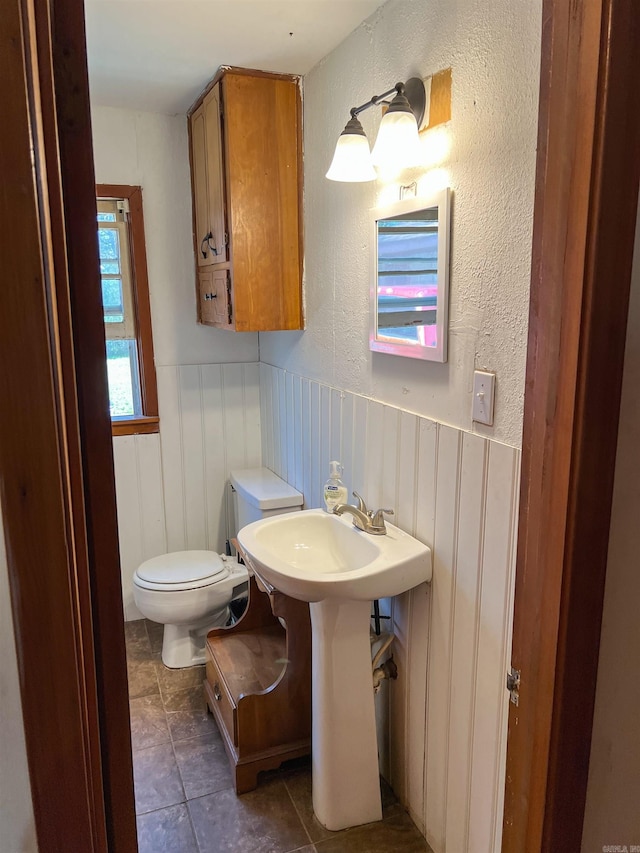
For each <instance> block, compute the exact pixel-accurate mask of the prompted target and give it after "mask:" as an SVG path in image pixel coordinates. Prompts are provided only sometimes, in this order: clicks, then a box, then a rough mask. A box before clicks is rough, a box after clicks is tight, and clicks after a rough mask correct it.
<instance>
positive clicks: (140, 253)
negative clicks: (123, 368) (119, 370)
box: [96, 184, 160, 436]
mask: <svg viewBox="0 0 640 853" xmlns="http://www.w3.org/2000/svg"><path fill="white" fill-rule="evenodd" d="M96 198H113V199H118V198H124V199H127V200H128V202H129V236H130V240H129V246H130V252H131V270H132V273H133V275H132V279H133V303H134V311H135V318H136V331H137V336H136V337H137V341H138V361H139V365H140V394H141V396H142V412H143V415H142V417H132V418H117V419H115V420H114V419H113V418H112V419H111V434H112V435H113V436H119V435H138V434H149V433H156V432H159V431H160V419H159V417H158V386H157V382H156V369H155V363H154V358H153V334H152V330H151V305H150V302H149V276H148V272H147V253H146V248H145V238H144V216H143V213H142V187H140V186H129V185H127V184H97V185H96Z"/></svg>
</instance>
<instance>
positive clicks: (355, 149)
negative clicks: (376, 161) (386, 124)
mask: <svg viewBox="0 0 640 853" xmlns="http://www.w3.org/2000/svg"><path fill="white" fill-rule="evenodd" d="M327 178H329V180H330V181H348V182H350V183H356V182H360V181H375V180H376V178H377V175H376V171H375V169H374V168H373V164H372V162H371V151H370V150H369V142H368V141H367V137H366V136H363V135H362V134H355V133H342V134H341V135H340V136H339V137H338V141H337V143H336V150H335V154H334V155H333V160H332V161H331V165H330V166H329V171H328V172H327Z"/></svg>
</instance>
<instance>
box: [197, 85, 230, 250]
mask: <svg viewBox="0 0 640 853" xmlns="http://www.w3.org/2000/svg"><path fill="white" fill-rule="evenodd" d="M203 107H204V122H205V137H206V141H207V196H208V202H209V232H210V233H211V235H212V237H211V239H210V241H209V242H210V246H209V250H210V253H211V256H212V257H213V258H214V262H215V263H216V264H220V263H224V262H225V261H226V260H227V242H228V241H227V225H226V215H225V214H226V211H225V192H224V164H223V159H222V123H221V109H220V84H219V83H217V84H216V85H215V86H214V87H213V89H212V90H211V91H210V92H209V94H208V95H207V97H206V98H205V100H204V103H203Z"/></svg>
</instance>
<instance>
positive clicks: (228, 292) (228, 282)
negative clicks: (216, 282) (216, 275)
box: [227, 270, 233, 325]
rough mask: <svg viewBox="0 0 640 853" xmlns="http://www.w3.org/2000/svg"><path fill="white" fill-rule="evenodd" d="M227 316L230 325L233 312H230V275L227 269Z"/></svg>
mask: <svg viewBox="0 0 640 853" xmlns="http://www.w3.org/2000/svg"><path fill="white" fill-rule="evenodd" d="M227 317H228V319H229V325H231V320H232V318H233V313H232V307H231V277H230V275H229V271H228V270H227Z"/></svg>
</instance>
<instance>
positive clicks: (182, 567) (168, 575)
mask: <svg viewBox="0 0 640 853" xmlns="http://www.w3.org/2000/svg"><path fill="white" fill-rule="evenodd" d="M137 575H138V577H139V578H140V579H141V580H143V581H147V582H148V583H158V584H176V585H178V584H185V583H192V582H194V581H203V580H211V579H213V578H215V577H216V575H222V576H223V577H226V576H227V569H226V567H225V565H224V563H223V562H222V560H221V559H220V555H219V554H216V553H215V552H214V551H175V552H173V553H172V554H162V555H161V556H159V557H152V558H151V559H150V560H146V561H145V562H144V563H142V564H141V565H140V566H139V568H138V571H137ZM220 579H221V580H222V578H220Z"/></svg>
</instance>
